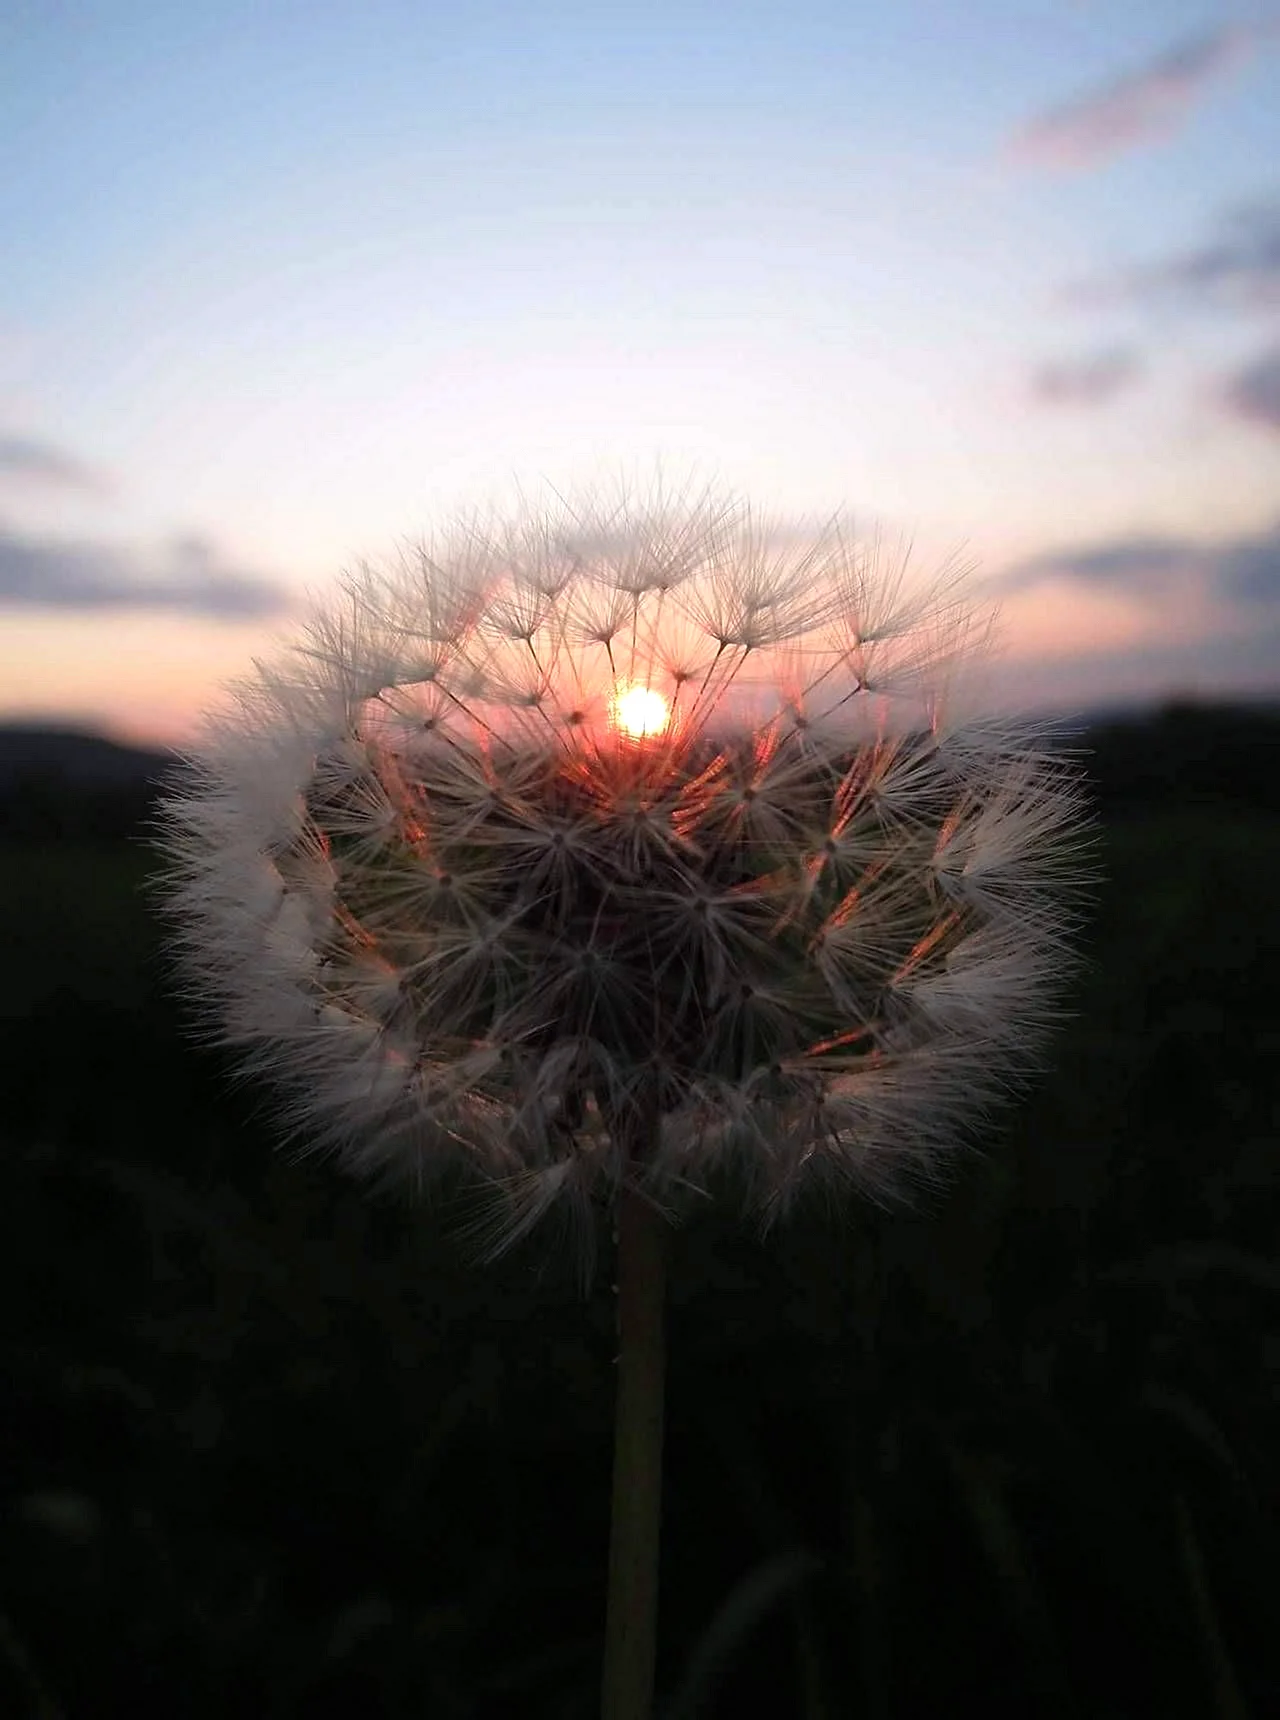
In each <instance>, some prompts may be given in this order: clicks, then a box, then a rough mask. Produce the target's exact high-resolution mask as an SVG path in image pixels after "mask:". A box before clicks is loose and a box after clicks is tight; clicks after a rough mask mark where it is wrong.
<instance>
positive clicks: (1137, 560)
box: [992, 520, 1280, 613]
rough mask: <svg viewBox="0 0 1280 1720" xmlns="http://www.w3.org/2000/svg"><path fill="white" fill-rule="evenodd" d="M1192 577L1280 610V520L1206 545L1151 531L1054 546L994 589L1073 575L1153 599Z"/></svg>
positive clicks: (1236, 599) (1240, 601) (1240, 600)
mask: <svg viewBox="0 0 1280 1720" xmlns="http://www.w3.org/2000/svg"><path fill="white" fill-rule="evenodd" d="M1189 578H1190V579H1194V580H1196V581H1198V582H1199V583H1201V584H1202V585H1203V586H1204V587H1205V588H1206V589H1207V590H1209V591H1210V592H1211V593H1212V594H1213V595H1214V596H1216V597H1218V598H1219V599H1225V600H1226V601H1227V602H1228V603H1231V604H1235V605H1243V606H1245V607H1247V608H1249V609H1250V610H1256V609H1261V608H1265V607H1268V606H1270V605H1272V604H1274V605H1276V606H1277V611H1278V613H1280V520H1277V521H1276V523H1275V525H1274V526H1272V527H1271V528H1270V529H1269V530H1266V531H1262V532H1258V533H1255V534H1244V535H1241V536H1239V537H1234V538H1220V539H1218V540H1217V541H1216V542H1212V543H1207V544H1206V543H1201V542H1199V541H1197V540H1196V539H1193V538H1185V537H1174V536H1162V535H1159V534H1149V535H1135V536H1132V537H1126V538H1115V539H1112V540H1111V541H1110V542H1105V543H1100V544H1091V545H1088V546H1084V547H1080V548H1067V549H1060V550H1053V551H1050V552H1049V553H1047V554H1045V555H1040V556H1033V557H1031V558H1030V559H1028V560H1026V561H1023V562H1019V563H1018V564H1017V565H1016V566H1014V567H1012V568H1009V569H1007V570H1006V571H1005V572H1004V573H1003V574H1001V575H999V576H997V578H996V579H995V580H994V581H993V582H992V588H993V589H995V590H1001V591H1022V590H1025V589H1026V588H1027V587H1029V586H1033V585H1039V584H1041V583H1044V582H1046V581H1049V580H1060V579H1066V580H1072V581H1075V582H1076V583H1077V584H1080V585H1085V586H1090V587H1092V588H1093V589H1094V590H1105V591H1113V592H1119V593H1121V594H1124V595H1130V596H1138V597H1144V598H1149V599H1153V600H1154V599H1159V598H1161V597H1162V596H1164V595H1165V594H1166V593H1168V592H1170V591H1171V590H1173V589H1174V588H1176V587H1178V586H1179V585H1180V584H1185V582H1186V581H1187V580H1188V579H1189Z"/></svg>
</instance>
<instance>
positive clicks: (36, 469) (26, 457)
mask: <svg viewBox="0 0 1280 1720" xmlns="http://www.w3.org/2000/svg"><path fill="white" fill-rule="evenodd" d="M0 481H13V482H16V483H19V484H39V485H41V486H45V485H48V486H50V487H52V488H57V489H67V490H101V489H103V488H105V480H104V478H103V475H102V473H100V472H99V471H98V470H97V469H96V468H95V467H93V466H91V465H89V464H88V462H87V461H84V460H81V459H79V458H78V457H77V456H76V455H74V454H70V453H68V452H67V450H66V449H65V448H59V447H56V446H55V445H54V444H53V443H52V442H41V441H39V440H38V439H37V438H35V437H32V436H16V435H10V434H6V433H5V432H3V431H0Z"/></svg>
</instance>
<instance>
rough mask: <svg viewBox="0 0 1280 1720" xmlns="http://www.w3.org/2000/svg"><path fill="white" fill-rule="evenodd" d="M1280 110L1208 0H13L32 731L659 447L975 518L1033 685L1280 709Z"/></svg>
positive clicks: (10, 409)
mask: <svg viewBox="0 0 1280 1720" xmlns="http://www.w3.org/2000/svg"><path fill="white" fill-rule="evenodd" d="M1278 96H1280V10H1277V9H1274V8H1272V9H1266V8H1264V7H1262V6H1256V5H1255V6H1252V7H1250V6H1247V5H1236V4H1230V5H1227V4H1212V3H1209V0H1195V3H1193V0H1029V3H1023V4H1019V5H1016V6H1015V5H1013V4H1007V3H1005V0H967V3H966V4H963V5H950V4H942V3H940V0H927V3H926V0H900V3H898V4H896V5H894V6H892V7H890V6H887V5H882V6H871V5H865V4H861V3H860V0H838V3H831V4H826V3H814V0H790V3H788V4H785V5H784V4H758V3H753V0H740V3H738V4H736V5H734V6H732V7H731V6H728V5H727V4H725V3H724V0H717V3H715V4H704V3H703V0H644V3H643V4H632V3H631V0H612V3H611V4H610V5H609V6H607V7H606V6H601V5H599V4H586V3H583V4H548V3H546V0H518V3H515V0H513V3H510V4H508V3H505V0H501V3H494V0H468V4H467V5H465V6H456V5H455V6H450V7H447V8H446V7H443V6H438V5H435V4H432V3H431V0H360V3H359V4H355V3H353V0H344V3H341V4H339V3H336V0H327V3H326V0H308V3H307V4H305V5H304V4H302V3H300V0H299V3H295V0H253V3H252V4H242V3H240V0H208V3H207V4H205V5H202V6H199V7H195V6H177V5H174V4H172V3H170V0H111V3H104V0H8V3H7V5H6V6H5V7H4V8H3V10H2V11H0V232H3V235H4V245H3V257H4V262H3V267H2V268H0V721H5V720H8V721H19V720H21V721H39V722H46V721H48V722H53V721H57V722H69V723H76V724H83V725H88V726H92V727H95V728H98V729H102V730H104V731H105V732H108V733H111V734H114V735H117V736H120V737H121V738H127V739H139V740H150V741H155V740H159V741H164V742H170V743H180V742H181V741H182V740H183V739H185V738H187V737H189V735H190V734H191V733H192V731H193V728H194V726H195V723H196V720H197V717H198V714H199V712H200V711H201V710H202V709H203V708H204V707H206V706H208V705H210V704H216V703H217V701H218V699H219V697H220V692H219V689H220V687H221V685H222V683H224V682H225V681H226V680H227V678H228V677H232V676H235V675H237V674H240V673H242V672H243V671H244V670H245V669H247V668H248V666H249V665H250V663H251V661H252V659H253V658H254V657H255V656H259V655H262V654H263V653H264V652H266V653H269V652H270V650H271V649H272V648H273V643H274V642H275V641H276V640H278V639H279V638H280V637H281V636H282V635H287V634H288V632H289V630H290V627H291V625H293V623H294V619H295V617H296V616H297V614H298V612H299V609H300V607H301V606H302V605H303V603H304V602H305V601H306V600H307V598H308V596H314V595H323V594H324V593H325V592H326V591H328V590H330V589H331V588H332V587H334V585H335V584H336V582H337V580H338V579H339V577H340V575H341V573H342V571H343V570H344V569H346V568H350V567H351V566H352V565H353V564H355V563H356V562H358V561H359V560H361V559H371V560H374V561H377V560H378V559H380V558H382V557H384V556H387V555H390V554H392V553H393V552H394V550H395V547H396V545H397V544H398V543H400V542H402V541H403V540H405V539H412V538H414V537H417V536H419V535H421V534H422V533H424V532H425V531H429V530H430V529H431V527H432V525H433V524H436V523H439V522H441V521H443V520H446V519H447V518H448V517H449V516H450V515H451V514H453V513H455V512H456V511H458V510H459V509H460V508H467V507H470V506H474V505H476V504H481V505H483V504H488V503H491V502H494V501H500V500H501V499H502V498H503V497H505V496H507V495H509V494H510V493H512V489H513V486H515V485H516V484H519V485H520V486H522V487H523V488H524V489H525V490H527V491H532V492H534V493H536V492H537V490H538V488H539V486H541V485H554V486H555V487H556V488H558V489H562V490H573V489H575V488H581V487H583V486H586V485H589V484H591V483H594V482H599V481H601V480H605V481H608V480H609V479H611V478H615V477H616V476H618V475H619V474H629V475H634V474H638V473H644V472H651V471H653V470H654V469H655V468H656V467H658V466H660V467H661V469H662V470H663V471H664V472H666V473H668V474H673V473H674V474H680V473H696V474H697V475H699V476H700V477H703V478H711V479H716V480H718V481H720V482H722V483H723V484H725V485H727V486H730V487H732V488H735V489H737V490H740V491H741V492H743V493H745V494H746V495H748V496H750V497H751V498H752V499H753V500H754V501H755V502H757V503H759V504H760V505H762V506H764V507H766V508H767V509H769V510H771V511H774V512H780V513H782V514H785V515H787V516H789V517H790V516H794V517H797V518H805V517H811V516H816V515H829V514H830V513H831V512H832V511H833V510H835V509H836V508H841V507H843V508H845V509H847V510H848V511H849V512H850V513H851V514H852V516H853V518H854V520H855V522H859V521H865V522H866V523H867V526H868V529H871V526H872V524H873V523H874V524H877V525H880V526H881V527H882V528H887V529H889V530H890V531H891V532H895V533H899V532H900V533H905V534H908V535H909V536H910V537H911V538H912V539H913V541H914V542H915V544H916V546H917V547H916V554H917V559H920V558H929V557H932V558H934V559H935V560H936V561H938V562H941V561H943V560H945V559H946V558H947V557H948V556H951V555H954V554H959V555H960V556H961V559H963V560H964V561H966V562H968V563H971V564H973V565H974V567H975V570H976V571H975V574H974V581H975V586H976V588H977V589H979V590H980V591H981V593H982V595H983V596H984V597H990V599H991V600H992V601H998V603H999V606H1000V615H1001V637H1002V639H1003V644H1004V658H1003V662H1002V665H1001V670H1000V676H1001V679H1000V681H999V693H998V696H999V697H1000V699H1001V700H1002V701H1004V702H1006V703H1013V704H1018V705H1023V706H1026V707H1029V708H1037V709H1054V710H1062V711H1086V710H1088V709H1092V708H1097V707H1098V706H1102V705H1107V706H1110V705H1116V704H1126V703H1135V702H1144V701H1152V700H1157V699H1165V698H1169V697H1201V698H1209V697H1216V696H1241V695H1247V696H1280V99H1277V97H1278Z"/></svg>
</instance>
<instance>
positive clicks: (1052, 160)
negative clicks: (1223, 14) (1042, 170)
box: [1007, 22, 1277, 169]
mask: <svg viewBox="0 0 1280 1720" xmlns="http://www.w3.org/2000/svg"><path fill="white" fill-rule="evenodd" d="M1276 33H1277V27H1276V25H1275V23H1274V22H1272V23H1267V24H1255V25H1245V24H1234V25H1230V24H1229V25H1225V26H1223V27H1222V28H1221V29H1218V30H1212V31H1209V32H1208V33H1206V34H1204V35H1199V36H1193V37H1190V38H1188V39H1187V40H1186V41H1183V42H1181V43H1179V44H1178V46H1176V47H1174V48H1170V49H1169V50H1168V51H1167V52H1165V53H1163V54H1161V55H1160V56H1159V57H1158V58H1157V59H1154V60H1152V61H1150V62H1149V63H1148V64H1147V65H1145V66H1140V67H1139V68H1138V69H1137V70H1136V71H1132V72H1128V73H1126V74H1125V75H1124V76H1123V77H1120V78H1117V79H1116V80H1115V82H1113V83H1110V84H1107V85H1105V86H1104V87H1103V88H1101V89H1096V90H1093V91H1090V92H1087V93H1086V94H1084V95H1082V96H1080V97H1078V98H1077V99H1076V100H1075V101H1069V102H1065V103H1064V104H1063V105H1062V106H1060V107H1056V108H1051V109H1050V110H1049V111H1048V112H1047V113H1043V114H1039V115H1036V116H1035V117H1033V118H1032V119H1029V120H1027V121H1025V122H1024V123H1023V125H1022V126H1020V127H1019V129H1018V130H1017V131H1016V132H1015V134H1014V135H1013V137H1012V138H1011V139H1010V141H1009V145H1008V150H1007V153H1008V154H1009V155H1010V156H1011V157H1012V159H1014V160H1015V161H1017V162H1019V163H1022V164H1023V165H1026V166H1031V167H1048V168H1067V169H1070V168H1073V167H1089V166H1092V165H1094V164H1095V163H1097V162H1100V161H1106V160H1109V159H1110V157H1112V156H1114V155H1119V154H1120V153H1121V152H1122V151H1124V150H1126V149H1132V148H1134V147H1135V146H1137V145H1139V144H1143V143H1148V142H1150V141H1152V140H1153V139H1156V138H1160V137H1165V136H1167V135H1168V134H1169V133H1170V132H1171V131H1173V130H1175V129H1176V128H1177V126H1178V125H1180V124H1181V123H1183V121H1185V119H1186V118H1187V116H1188V114H1189V113H1190V111H1191V108H1192V106H1193V104H1194V103H1195V101H1196V100H1197V99H1198V98H1199V97H1200V96H1202V95H1203V94H1204V93H1205V91H1206V90H1207V89H1208V88H1209V86H1210V85H1211V84H1213V83H1214V82H1215V81H1216V80H1219V79H1221V78H1223V77H1225V76H1226V74H1227V73H1228V72H1230V71H1232V70H1234V69H1235V67H1236V66H1238V65H1240V64H1241V63H1242V62H1243V61H1244V60H1246V59H1248V58H1249V57H1250V56H1251V55H1252V54H1253V53H1254V52H1256V51H1257V50H1259V49H1260V48H1261V47H1263V46H1264V45H1265V44H1266V43H1267V42H1268V41H1270V40H1272V39H1273V38H1274V37H1275V36H1276Z"/></svg>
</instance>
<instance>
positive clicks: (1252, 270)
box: [1066, 200, 1280, 311]
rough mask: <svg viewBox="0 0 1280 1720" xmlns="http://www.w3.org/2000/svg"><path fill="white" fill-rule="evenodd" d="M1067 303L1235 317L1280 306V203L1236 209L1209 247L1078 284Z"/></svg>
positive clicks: (1184, 252) (1068, 293) (1265, 203)
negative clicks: (1139, 304)
mask: <svg viewBox="0 0 1280 1720" xmlns="http://www.w3.org/2000/svg"><path fill="white" fill-rule="evenodd" d="M1066 297H1067V298H1068V299H1069V300H1070V301H1071V302H1073V303H1075V304H1077V305H1098V304H1106V303H1114V302H1116V301H1118V300H1139V301H1143V302H1149V303H1172V304H1179V303H1180V304H1183V305H1186V306H1188V307H1190V308H1193V309H1219V310H1232V311H1239V310H1269V309H1271V308H1274V307H1276V306H1280V200H1276V201H1269V202H1258V203H1254V204H1251V205H1249V206H1248V207H1247V208H1241V209H1235V210H1233V211H1231V212H1230V214H1229V215H1228V216H1227V217H1226V219H1225V220H1224V221H1223V223H1222V227H1221V230H1220V231H1219V233H1218V234H1217V235H1216V236H1215V237H1213V238H1211V239H1210V240H1209V241H1208V242H1207V243H1205V244H1202V245H1195V246H1193V247H1192V248H1191V249H1190V250H1188V251H1179V252H1175V253H1174V255H1173V256H1170V257H1165V258H1163V259H1161V260H1160V261H1158V262H1155V263H1146V264H1141V265H1139V266H1138V267H1136V268H1129V269H1123V270H1119V271H1118V272H1117V273H1116V274H1114V275H1112V276H1110V277H1099V278H1097V279H1095V280H1092V281H1081V282H1077V283H1076V284H1075V285H1074V286H1071V287H1068V288H1067V291H1066Z"/></svg>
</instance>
